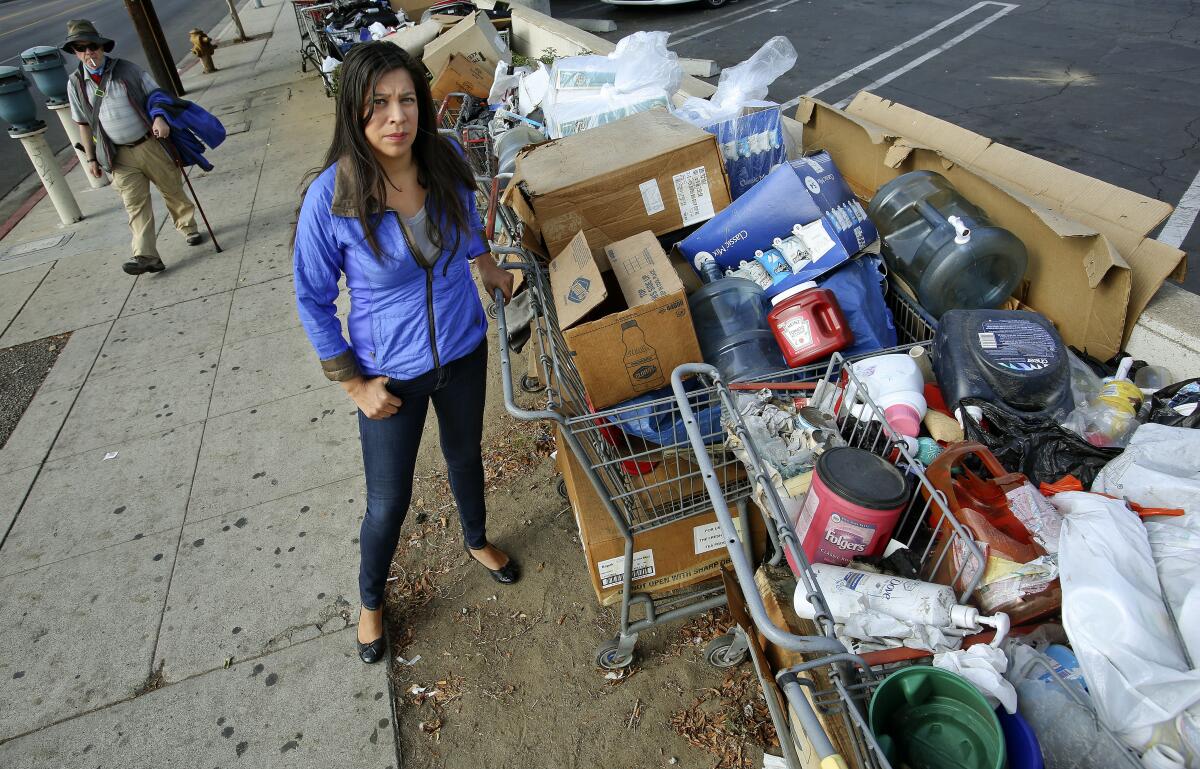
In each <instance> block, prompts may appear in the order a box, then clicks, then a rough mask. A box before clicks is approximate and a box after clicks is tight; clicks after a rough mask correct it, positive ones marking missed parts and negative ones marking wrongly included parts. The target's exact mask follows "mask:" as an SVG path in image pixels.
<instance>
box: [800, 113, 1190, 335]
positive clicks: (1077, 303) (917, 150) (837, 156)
mask: <svg viewBox="0 0 1200 769" xmlns="http://www.w3.org/2000/svg"><path fill="white" fill-rule="evenodd" d="M862 98H863V97H861V96H860V99H862ZM864 103H865V102H862V101H860V102H859V104H860V106H861V105H862V104H864ZM877 106H878V105H877ZM862 109H863V110H866V108H865V107H863V108H862ZM905 109H907V108H905ZM875 112H876V113H878V112H882V113H883V114H884V115H885V116H886V115H888V114H890V113H889V112H888V111H887V110H883V109H882V107H879V108H878V109H875ZM904 114H905V115H906V119H907V120H908V121H909V123H907V124H905V125H902V126H884V125H880V124H878V123H875V122H873V121H872V120H869V119H867V118H865V117H862V116H861V115H857V114H850V113H848V112H842V111H840V110H835V109H834V108H832V107H830V106H829V105H827V104H824V103H822V102H819V101H816V100H813V99H807V98H806V99H804V100H802V101H801V104H800V106H799V108H798V111H797V119H798V120H800V121H801V122H803V123H804V132H803V141H804V149H805V151H806V152H807V151H811V150H815V149H825V150H828V151H829V152H830V154H831V155H832V156H833V159H834V161H835V162H836V163H837V164H838V167H839V169H840V170H841V171H842V174H843V176H844V177H845V178H846V180H847V182H848V183H849V184H850V186H851V188H852V189H853V190H854V192H855V194H856V195H857V196H858V197H860V198H861V199H863V200H869V199H870V198H871V196H872V195H873V194H874V192H875V190H877V189H878V188H879V187H880V186H881V185H882V184H884V183H885V182H887V181H889V180H891V179H893V178H895V177H897V176H899V175H900V174H903V173H907V172H909V171H915V170H931V171H936V172H937V173H940V174H942V175H943V176H945V177H946V178H947V179H948V180H949V181H950V183H951V184H953V185H954V186H955V187H956V188H957V189H958V191H959V192H960V193H962V195H963V196H964V197H966V198H967V199H968V200H970V201H971V202H973V203H975V204H976V205H978V206H980V207H981V208H983V209H984V210H985V211H987V213H988V215H989V216H990V217H991V218H992V220H993V221H995V222H996V223H997V224H998V225H999V226H1001V227H1005V228H1007V229H1009V230H1011V231H1012V232H1013V234H1015V235H1016V236H1017V237H1019V238H1020V239H1021V240H1022V242H1023V243H1024V244H1025V247H1026V250H1027V251H1028V252H1029V257H1030V261H1029V268H1028V270H1027V272H1026V275H1025V278H1026V281H1027V283H1028V286H1029V288H1028V293H1027V294H1026V295H1025V296H1022V297H1018V298H1019V299H1021V300H1023V301H1024V302H1025V303H1027V304H1028V305H1030V306H1031V307H1033V308H1034V309H1036V310H1037V311H1038V312H1041V313H1042V314H1044V315H1046V316H1047V317H1048V318H1050V320H1052V321H1053V322H1054V323H1055V325H1056V326H1057V327H1058V328H1059V330H1060V332H1061V333H1062V335H1063V338H1064V339H1065V340H1066V341H1067V342H1068V343H1069V344H1071V345H1074V346H1076V347H1079V348H1081V349H1086V350H1087V352H1089V353H1090V354H1092V355H1095V356H1096V357H1098V358H1101V359H1106V358H1108V357H1111V356H1112V355H1113V354H1115V353H1116V352H1117V350H1119V349H1120V348H1121V347H1122V345H1123V342H1124V340H1125V338H1127V334H1128V331H1130V330H1131V329H1132V327H1133V325H1134V323H1135V322H1136V320H1137V315H1138V314H1140V312H1141V310H1142V309H1143V308H1144V306H1145V303H1146V302H1148V301H1149V299H1150V297H1151V296H1152V295H1153V293H1154V292H1155V291H1157V289H1158V287H1159V286H1160V285H1161V283H1162V280H1163V279H1164V278H1165V277H1166V276H1167V275H1169V274H1171V273H1172V271H1174V270H1175V269H1176V266H1177V265H1178V264H1179V263H1180V261H1181V260H1182V258H1183V255H1182V253H1181V252H1178V251H1176V250H1174V249H1170V248H1169V247H1166V246H1163V245H1162V244H1159V243H1156V241H1151V240H1148V239H1146V238H1140V239H1139V238H1138V236H1137V235H1136V229H1137V228H1141V227H1144V226H1146V225H1147V224H1148V223H1149V222H1150V221H1152V220H1154V218H1155V217H1156V216H1157V212H1156V211H1155V207H1154V206H1151V205H1149V204H1141V203H1137V202H1136V200H1135V198H1138V197H1140V196H1137V195H1135V194H1134V193H1125V191H1123V190H1119V189H1117V188H1112V190H1115V192H1110V194H1109V196H1108V199H1117V198H1124V199H1126V202H1128V203H1129V204H1130V205H1132V206H1133V207H1134V208H1135V209H1136V210H1140V211H1143V212H1146V211H1149V212H1150V213H1142V214H1140V215H1139V219H1140V221H1139V222H1138V225H1137V228H1135V229H1134V230H1129V228H1128V227H1127V226H1124V225H1118V224H1117V223H1115V222H1111V221H1110V222H1108V223H1106V224H1105V225H1104V229H1105V230H1106V231H1108V232H1111V233H1113V236H1112V237H1109V236H1108V235H1107V234H1106V232H1105V231H1101V230H1100V229H1099V228H1097V227H1094V226H1092V224H1093V223H1095V222H1099V221H1100V220H1101V219H1104V218H1105V217H1106V216H1107V215H1108V213H1092V214H1089V217H1090V218H1091V220H1092V221H1091V222H1081V221H1078V220H1076V219H1075V218H1073V217H1074V215H1076V214H1078V213H1079V211H1080V210H1082V208H1083V207H1084V204H1085V203H1086V204H1087V205H1089V206H1093V208H1094V206H1095V205H1096V199H1095V196H1094V195H1090V194H1089V193H1088V192H1087V190H1086V189H1084V188H1085V187H1086V186H1087V185H1080V184H1078V183H1077V180H1075V179H1074V177H1077V176H1079V175H1078V174H1075V175H1073V176H1072V175H1071V172H1067V171H1065V169H1058V167H1057V166H1053V165H1052V164H1049V163H1044V164H1043V162H1042V161H1038V162H1037V163H1035V164H1032V165H1031V168H1032V167H1033V166H1037V167H1038V169H1040V171H1039V172H1040V173H1042V180H1041V181H1036V180H1033V181H1026V182H1024V183H1018V181H1019V174H1018V173H1016V172H1012V171H1008V172H1006V174H1007V176H1009V177H1012V179H1009V178H1000V177H998V176H996V175H995V174H994V173H992V172H991V170H989V169H986V168H979V167H977V166H975V165H973V164H972V163H971V162H970V161H969V160H968V159H967V158H968V157H969V158H975V159H980V158H984V157H985V156H987V157H986V158H985V159H986V160H987V162H988V164H989V165H990V166H995V165H1001V166H1002V165H1004V163H1003V161H1004V159H1005V158H1012V157H1014V156H1015V155H1020V153H1017V152H1016V151H1015V150H1011V149H1009V148H1007V147H1005V148H1003V151H1001V150H988V147H1001V145H995V144H994V143H989V140H987V139H985V138H984V137H979V136H977V135H975V134H970V133H969V132H966V131H962V130H961V129H957V128H956V127H954V126H949V129H953V130H949V129H947V130H945V131H943V132H942V133H944V134H945V135H944V136H940V135H938V132H937V131H932V130H929V129H927V128H926V127H922V128H921V129H920V130H919V131H916V132H918V133H921V134H922V136H923V137H924V138H925V139H926V140H928V141H930V142H941V141H945V142H946V146H945V147H943V146H941V145H940V144H939V145H937V146H933V147H930V146H926V145H925V144H924V143H923V142H921V141H918V140H916V139H914V138H912V137H910V136H906V135H902V129H904V128H905V126H907V125H911V124H912V123H913V122H916V123H922V121H921V120H919V119H918V117H917V116H920V113H916V112H915V111H907V112H905V113H904ZM922 117H927V116H922ZM889 119H892V120H893V121H894V122H903V121H900V120H899V119H898V118H895V117H894V116H893V117H891V118H889ZM929 120H930V121H932V120H933V118H929ZM938 122H940V121H938ZM943 125H948V124H943ZM914 130H915V129H914ZM989 153H990V154H989ZM993 158H997V159H996V160H993ZM1039 164H1040V165H1039ZM1051 171H1055V173H1051ZM1057 171H1061V172H1062V174H1061V176H1062V178H1063V179H1064V180H1065V181H1063V182H1062V183H1063V185H1071V184H1075V186H1076V191H1075V193H1074V194H1073V196H1072V195H1071V194H1070V193H1064V192H1063V191H1062V190H1061V189H1060V187H1059V181H1058V177H1059V176H1060V174H1058V173H1057ZM1084 179H1086V177H1084ZM1014 180H1017V181H1014ZM1024 184H1028V185H1030V186H1031V187H1034V188H1036V189H1030V188H1029V187H1026V186H1023V185H1024ZM1096 184H1097V185H1101V184H1102V183H1100V182H1096ZM1097 189H1098V188H1097ZM1118 193H1120V194H1118ZM1126 195H1127V196H1128V197H1126ZM1056 200H1057V201H1059V202H1057V203H1056V202H1055V201H1056ZM1066 200H1070V201H1071V204H1070V205H1069V206H1067V205H1065V204H1064V203H1062V202H1061V201H1066ZM1056 205H1057V206H1058V207H1057V208H1056V207H1055V206H1056ZM1109 213H1111V212H1109ZM1122 230H1125V232H1123V233H1122V232H1121V231H1122ZM1135 241H1136V243H1135ZM1122 244H1124V245H1125V247H1126V250H1125V251H1122V250H1121V247H1120V246H1121V245H1122ZM1135 277H1136V281H1135ZM1135 283H1136V290H1135Z"/></svg>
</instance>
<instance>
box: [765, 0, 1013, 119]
mask: <svg viewBox="0 0 1200 769" xmlns="http://www.w3.org/2000/svg"><path fill="white" fill-rule="evenodd" d="M989 5H999V6H1004V7H1005V8H1007V9H1008V10H1012V8H1015V7H1016V6H1014V5H1012V4H1011V3H999V2H992V1H991V0H988V1H987V2H980V3H976V4H975V5H972V6H971V7H970V8H968V9H966V10H965V11H961V12H959V13H956V14H954V15H953V16H951V17H950V18H948V19H945V20H943V21H941V22H938V23H937V24H935V25H934V26H932V27H930V28H929V29H927V30H925V31H924V32H922V33H921V34H919V35H916V36H914V37H910V38H909V39H908V40H905V41H904V42H903V43H900V44H899V45H897V46H895V47H894V48H890V49H888V50H886V51H884V52H883V53H881V54H879V55H878V56H876V57H874V58H873V59H868V60H867V61H864V62H863V63H862V64H859V65H858V66H857V67H852V68H851V69H848V70H846V71H845V72H843V73H842V74H840V75H838V76H837V77H835V78H833V79H832V80H826V81H825V82H824V83H821V84H820V85H819V86H817V87H816V88H812V89H809V90H808V91H806V92H805V93H804V94H803V96H816V95H818V94H821V93H824V92H825V91H828V90H829V89H830V88H833V87H834V86H835V85H838V84H840V83H843V82H845V81H847V80H849V79H850V78H852V77H854V76H855V75H857V74H859V73H860V72H864V71H866V70H868V69H870V68H871V67H874V66H875V65H876V64H878V63H879V62H881V61H883V60H885V59H889V58H891V57H892V56H895V55H896V54H898V53H900V52H901V51H903V50H905V49H906V48H911V47H912V46H914V45H916V44H917V43H919V42H921V41H922V40H926V39H928V38H929V37H931V36H933V35H936V34H937V33H938V32H941V31H942V30H943V29H945V28H946V27H948V26H950V25H951V24H953V23H955V22H956V21H959V20H961V19H964V18H966V17H967V16H969V15H971V14H972V13H974V12H975V11H978V10H979V9H980V8H984V7H986V6H989ZM1005 12H1006V13H1007V11H1005ZM801 98H802V96H797V97H796V98H794V99H792V100H790V101H788V102H786V103H784V104H783V109H785V110H786V109H788V108H790V107H794V106H796V105H797V104H799V103H800V99H801Z"/></svg>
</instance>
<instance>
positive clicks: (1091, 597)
mask: <svg viewBox="0 0 1200 769" xmlns="http://www.w3.org/2000/svg"><path fill="white" fill-rule="evenodd" d="M1051 501H1052V502H1053V503H1054V506H1055V507H1056V508H1058V511H1059V512H1060V513H1062V514H1063V518H1064V520H1063V526H1062V532H1061V536H1060V539H1059V552H1058V561H1059V569H1060V580H1061V584H1062V594H1063V595H1062V617H1063V626H1064V627H1065V628H1066V631H1067V635H1068V637H1069V638H1070V639H1071V647H1072V649H1074V651H1075V656H1076V657H1078V658H1079V665H1080V668H1081V669H1082V671H1083V676H1084V679H1085V680H1086V681H1087V686H1088V690H1089V691H1090V692H1091V695H1092V698H1093V700H1094V701H1095V703H1096V707H1097V710H1098V711H1099V713H1100V716H1101V718H1103V719H1104V721H1105V723H1107V724H1108V725H1109V727H1110V728H1112V729H1113V730H1114V731H1116V732H1117V733H1118V734H1119V735H1121V736H1122V737H1123V738H1124V739H1126V740H1127V741H1128V742H1129V743H1130V744H1131V745H1133V746H1135V747H1138V746H1140V745H1139V743H1141V742H1142V741H1144V739H1145V738H1146V736H1148V734H1149V731H1150V730H1151V729H1153V727H1154V726H1156V725H1158V724H1162V723H1163V722H1167V721H1171V720H1173V719H1175V718H1176V717H1177V716H1178V715H1180V714H1181V713H1182V712H1184V711H1185V710H1187V709H1188V708H1190V707H1193V706H1195V705H1197V704H1198V703H1200V671H1196V670H1191V669H1190V668H1189V667H1188V664H1187V662H1186V660H1185V658H1184V652H1183V647H1182V646H1180V643H1179V639H1178V635H1177V633H1176V630H1175V628H1174V626H1173V623H1172V622H1171V619H1170V616H1169V615H1168V614H1167V610H1166V607H1165V605H1164V604H1163V592H1162V588H1161V587H1160V586H1159V581H1158V572H1157V569H1156V568H1155V563H1154V558H1153V557H1152V554H1151V548H1150V543H1149V541H1148V539H1147V535H1146V529H1145V527H1144V526H1143V525H1142V522H1141V521H1140V520H1139V519H1138V517H1137V515H1136V514H1135V513H1134V512H1133V511H1131V510H1130V509H1129V508H1128V507H1126V506H1125V503H1124V502H1121V501H1119V500H1113V499H1109V498H1107V497H1102V496H1099V495H1096V494H1088V493H1085V492H1067V493H1064V494H1058V495H1055V496H1054V497H1053V498H1052V500H1051ZM1139 734H1141V736H1140V737H1139V736H1138V735H1139Z"/></svg>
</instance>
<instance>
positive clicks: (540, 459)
mask: <svg viewBox="0 0 1200 769" xmlns="http://www.w3.org/2000/svg"><path fill="white" fill-rule="evenodd" d="M491 357H492V361H491V368H492V373H491V376H490V379H489V382H488V387H489V395H488V403H487V410H486V414H487V416H486V420H487V423H486V424H487V427H486V431H485V439H484V442H485V464H486V467H487V471H486V472H487V484H488V497H487V499H488V513H489V514H488V537H489V539H491V540H492V541H493V542H495V543H496V544H497V545H499V546H500V547H502V548H504V549H505V550H506V551H507V552H509V553H510V554H512V555H513V556H514V557H515V558H517V560H518V561H519V562H520V564H521V566H522V571H523V577H522V579H521V581H520V582H519V583H518V584H517V585H514V586H504V585H499V584H497V583H495V582H494V581H493V580H492V579H491V577H490V575H489V574H488V573H487V572H486V571H485V570H484V569H483V568H482V567H480V566H478V565H477V564H475V563H474V561H472V560H469V556H467V555H466V553H464V552H463V549H462V530H461V528H460V526H459V524H458V521H457V514H456V512H455V507H454V503H453V501H452V499H451V496H450V493H449V487H448V484H447V483H446V480H445V475H444V468H445V465H444V463H443V462H442V460H441V458H440V456H437V454H436V448H434V449H432V450H430V451H428V452H427V451H426V448H427V446H426V445H423V446H422V456H421V458H420V460H419V463H418V481H417V486H416V493H415V494H414V502H413V510H412V512H411V513H410V520H409V522H408V523H406V524H405V530H404V534H402V536H401V544H400V547H399V549H398V551H397V555H396V559H395V562H394V566H393V573H392V577H393V581H392V582H391V583H390V584H389V589H388V599H387V609H386V614H387V622H388V630H389V637H390V639H391V640H392V647H393V649H394V653H395V654H396V655H397V656H398V657H399V658H401V659H400V660H397V661H395V662H394V663H393V665H392V669H391V670H390V675H391V677H392V683H393V691H394V692H395V693H396V697H397V701H396V703H395V709H396V714H397V723H398V726H399V729H398V733H399V751H400V754H401V760H400V764H401V766H403V767H405V769H424V768H426V767H429V768H441V767H449V768H450V769H457V768H458V767H469V766H486V767H489V769H500V768H501V767H521V769H541V768H542V767H544V768H545V769H570V767H588V768H589V769H591V768H592V767H606V766H607V767H621V768H622V769H625V768H630V767H660V766H681V767H735V766H736V767H749V766H752V765H758V764H759V763H761V749H760V748H759V747H758V746H757V745H756V744H755V742H754V740H755V739H761V738H762V736H763V733H762V730H761V729H758V727H757V726H756V725H755V724H756V723H757V722H755V721H754V720H753V719H747V718H746V717H744V716H743V715H734V716H729V717H727V718H726V719H725V720H724V721H720V722H718V721H717V720H716V717H715V716H712V717H708V716H706V718H709V720H708V721H705V722H701V721H700V720H699V717H692V718H690V719H683V720H682V721H680V723H686V724H691V726H689V727H688V728H687V729H684V728H682V727H681V726H679V725H676V721H679V714H680V713H690V712H693V711H696V712H701V711H703V712H706V713H710V712H711V713H714V714H715V713H717V712H718V711H720V710H722V709H726V708H739V714H740V713H743V712H744V710H742V708H743V706H744V705H745V704H750V705H751V709H752V710H754V708H755V706H754V705H753V702H758V703H762V699H761V695H760V694H759V693H758V692H757V682H756V680H755V679H754V676H753V673H752V671H750V670H749V668H739V669H738V670H737V671H736V673H735V677H734V678H733V680H734V682H735V684H730V683H729V678H728V676H727V673H728V672H729V671H723V670H717V669H715V668H712V667H710V666H709V665H708V664H706V663H705V662H704V661H703V650H704V646H705V644H706V643H707V642H708V641H709V640H710V639H711V638H713V637H715V636H717V635H720V634H721V633H723V632H724V631H725V630H726V629H727V628H728V626H729V625H728V623H729V621H728V618H727V616H726V615H725V613H724V612H718V613H715V614H713V615H706V616H703V617H698V618H695V619H693V620H692V621H691V622H689V623H687V624H686V625H685V624H673V625H666V626H664V627H662V628H659V629H657V630H655V631H650V632H646V633H643V634H642V635H641V637H640V640H639V643H638V660H637V662H636V663H635V664H634V665H633V666H632V667H631V668H629V669H628V670H627V671H625V672H624V673H623V674H620V675H611V676H610V675H608V671H604V670H600V669H598V668H597V667H596V666H595V663H594V661H593V660H594V657H595V652H596V648H597V647H598V646H599V645H600V644H601V643H602V642H604V641H605V640H607V639H609V638H611V637H612V636H613V635H614V634H615V632H616V627H617V615H616V611H615V609H611V608H610V609H604V608H601V607H600V606H599V605H598V603H597V601H596V597H595V594H594V593H593V592H592V587H591V583H590V581H589V579H588V576H587V572H586V566H585V562H584V557H583V552H582V550H581V547H580V542H579V537H578V534H577V531H576V527H575V521H574V518H573V516H572V514H571V511H570V508H569V507H568V506H567V503H566V502H565V501H564V500H563V499H562V498H561V497H559V496H558V494H557V492H556V490H555V486H556V481H557V476H556V473H555V470H554V466H553V462H552V461H551V459H550V458H549V452H550V450H551V448H552V442H551V440H550V433H549V431H548V427H547V426H545V425H542V424H528V423H523V422H519V421H517V420H514V419H512V418H511V417H509V416H508V415H507V413H506V412H505V410H504V405H503V399H502V397H501V392H500V386H499V380H498V370H499V365H498V361H497V360H496V359H495V358H496V354H495V347H494V343H493V349H492V353H491ZM514 368H516V369H518V370H523V361H522V362H518V361H514ZM521 397H522V399H523V400H524V404H523V405H524V406H525V407H537V406H538V405H539V404H538V403H537V399H536V396H526V395H522V396H521ZM434 434H435V429H434V423H433V422H432V420H431V422H430V429H429V430H427V434H426V435H425V442H426V444H432V446H434V447H436V441H435V439H434ZM418 657H419V659H418ZM412 660H416V661H415V664H406V663H407V662H409V661H412ZM743 672H744V673H745V676H743V675H741V673H743ZM747 676H748V678H747ZM750 684H753V686H751V685H750ZM714 693H715V694H714ZM743 700H744V701H743ZM761 708H762V713H764V714H765V712H766V711H765V704H763V705H761ZM755 712H757V711H755ZM705 724H707V725H705ZM705 730H712V731H714V733H716V734H717V735H718V736H715V737H711V738H703V739H702V738H700V737H698V735H700V734H701V733H702V732H703V731H705ZM714 746H719V749H714ZM730 755H732V759H730V758H729V756H730Z"/></svg>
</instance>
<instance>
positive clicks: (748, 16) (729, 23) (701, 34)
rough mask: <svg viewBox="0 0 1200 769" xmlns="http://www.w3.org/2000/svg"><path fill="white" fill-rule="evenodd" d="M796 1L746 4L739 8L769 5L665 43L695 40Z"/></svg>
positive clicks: (671, 43)
mask: <svg viewBox="0 0 1200 769" xmlns="http://www.w3.org/2000/svg"><path fill="white" fill-rule="evenodd" d="M798 2H800V0H786V1H785V2H782V3H777V2H775V0H764V2H761V3H755V4H754V5H750V6H746V8H742V9H740V10H743V11H744V10H746V9H747V8H757V7H759V6H763V5H767V6H770V7H769V8H763V9H762V10H761V11H755V12H754V13H738V14H736V16H737V18H735V19H733V20H732V21H727V22H725V23H724V24H717V25H716V26H714V27H709V28H708V29H705V30H702V31H700V32H697V33H696V34H694V35H688V36H687V37H681V38H679V39H678V40H672V41H671V42H670V43H667V47H668V48H673V47H674V46H677V45H679V44H680V43H686V42H688V41H689V40H695V39H696V38H698V37H704V36H705V35H708V34H711V33H713V32H716V31H717V30H719V29H725V28H726V27H732V26H733V25H734V24H741V23H742V22H743V21H749V20H750V19H753V18H754V17H755V16H762V15H763V14H764V13H775V12H776V11H778V10H779V9H780V8H786V7H788V6H789V5H793V4H795V3H798ZM730 15H734V14H730ZM706 23H707V22H702V23H701V24H693V25H692V26H690V27H684V28H682V29H678V30H675V31H676V32H682V31H684V30H687V29H695V28H696V27H700V26H703V25H704V24H706Z"/></svg>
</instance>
